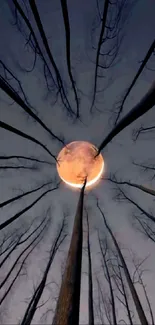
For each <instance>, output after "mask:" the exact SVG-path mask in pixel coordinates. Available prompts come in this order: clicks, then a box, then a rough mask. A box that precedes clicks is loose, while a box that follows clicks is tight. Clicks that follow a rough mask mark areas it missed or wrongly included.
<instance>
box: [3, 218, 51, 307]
mask: <svg viewBox="0 0 155 325" xmlns="http://www.w3.org/2000/svg"><path fill="white" fill-rule="evenodd" d="M49 223H50V219H49V218H44V219H43V221H42V222H41V223H40V225H39V227H37V228H36V229H35V231H34V232H33V234H35V233H36V236H35V237H34V238H33V239H32V240H31V242H30V243H29V242H28V244H27V245H26V247H25V248H24V249H23V250H22V251H21V252H20V254H19V255H18V257H17V258H16V260H15V261H14V263H13V264H12V266H11V268H10V269H9V271H8V273H7V274H6V275H5V276H4V279H3V280H2V282H1V283H0V290H1V289H2V288H3V286H4V285H5V284H6V283H7V281H8V279H9V278H10V275H11V274H12V272H13V271H14V269H15V268H16V267H17V266H18V263H19V261H20V260H21V258H22V257H23V255H25V253H27V251H28V253H27V254H26V256H25V257H24V259H23V261H22V263H21V265H20V267H19V269H18V271H17V273H16V275H15V277H14V278H13V280H11V283H10V284H9V287H8V288H7V289H6V291H5V293H4V294H3V295H2V297H1V299H0V305H1V304H2V302H3V301H4V299H5V298H6V297H7V295H8V294H9V292H10V290H11V288H12V287H13V285H14V283H15V281H16V280H17V279H18V277H19V274H20V272H21V270H22V268H23V266H24V264H25V261H26V260H27V258H28V257H29V255H30V254H31V252H32V251H33V250H34V249H35V247H36V246H37V245H38V244H39V243H40V242H41V241H42V239H43V237H44V235H45V233H46V230H47V228H48V226H49ZM40 227H41V230H40V229H39V228H40ZM38 229H39V230H40V231H39V232H37V230H38ZM30 237H31V236H29V238H30ZM24 242H25V240H24V241H23V243H24Z"/></svg>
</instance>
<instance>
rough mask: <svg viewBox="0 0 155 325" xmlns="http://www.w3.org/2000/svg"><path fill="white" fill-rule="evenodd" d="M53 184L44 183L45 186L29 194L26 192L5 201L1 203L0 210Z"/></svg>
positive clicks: (50, 182) (30, 191)
mask: <svg viewBox="0 0 155 325" xmlns="http://www.w3.org/2000/svg"><path fill="white" fill-rule="evenodd" d="M52 183H53V182H52V181H49V182H46V183H44V184H43V185H41V186H38V187H36V188H35V189H33V190H29V191H27V192H24V193H22V194H19V195H17V196H14V197H12V198H11V199H8V200H5V201H3V202H1V203H0V208H3V207H4V206H6V205H8V204H10V203H12V202H15V201H17V200H19V199H21V198H23V197H24V196H26V195H29V194H32V193H35V192H37V191H39V190H41V189H42V188H44V187H45V186H48V185H51V184H52Z"/></svg>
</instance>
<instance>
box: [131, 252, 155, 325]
mask: <svg viewBox="0 0 155 325" xmlns="http://www.w3.org/2000/svg"><path fill="white" fill-rule="evenodd" d="M146 258H147V257H145V258H144V259H143V260H140V261H139V260H138V259H137V258H135V257H134V258H133V259H132V261H133V264H134V267H135V272H134V274H133V283H134V284H138V285H140V286H141V288H142V290H143V292H144V296H145V300H146V303H147V305H148V309H149V313H150V319H151V324H152V325H153V324H154V315H153V310H152V306H151V302H150V298H149V295H148V292H147V289H146V285H145V283H144V280H143V274H144V272H145V269H144V268H143V267H142V264H143V263H144V262H145V261H146Z"/></svg>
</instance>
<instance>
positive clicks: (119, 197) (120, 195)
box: [115, 187, 155, 222]
mask: <svg viewBox="0 0 155 325" xmlns="http://www.w3.org/2000/svg"><path fill="white" fill-rule="evenodd" d="M115 199H116V200H118V201H121V200H124V201H127V202H129V203H130V204H133V205H134V206H135V207H136V208H137V209H138V210H139V211H140V212H141V215H145V216H146V217H147V218H148V219H149V220H151V221H153V222H155V217H154V216H153V215H152V214H151V213H148V212H147V211H146V210H144V209H143V208H142V207H141V206H140V205H139V204H138V203H136V202H135V201H134V200H133V199H131V198H130V197H129V196H128V195H127V194H126V193H125V192H124V191H123V190H122V188H120V187H118V189H117V195H116V197H115Z"/></svg>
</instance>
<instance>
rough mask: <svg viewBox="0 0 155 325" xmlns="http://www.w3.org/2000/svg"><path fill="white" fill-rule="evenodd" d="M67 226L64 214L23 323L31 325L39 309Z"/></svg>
mask: <svg viewBox="0 0 155 325" xmlns="http://www.w3.org/2000/svg"><path fill="white" fill-rule="evenodd" d="M65 226H66V221H65V216H64V217H63V220H62V222H61V224H60V227H59V229H58V232H57V234H56V236H55V239H54V241H53V243H52V246H51V249H50V254H49V260H48V263H47V266H46V268H45V271H44V273H43V276H42V279H41V281H40V283H39V284H38V286H37V287H36V289H35V291H34V294H33V296H32V298H31V300H30V302H29V304H28V306H27V309H26V312H25V314H24V317H23V319H22V321H21V325H30V324H31V322H32V319H33V317H34V314H35V312H36V310H37V306H38V304H39V301H40V299H41V296H42V294H43V291H44V288H45V286H46V281H47V277H48V273H49V271H50V269H51V265H52V263H53V260H54V257H55V255H56V253H57V251H58V249H59V248H60V246H61V245H62V243H63V241H64V239H65V237H66V236H67V234H66V231H65Z"/></svg>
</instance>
